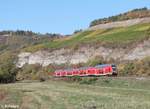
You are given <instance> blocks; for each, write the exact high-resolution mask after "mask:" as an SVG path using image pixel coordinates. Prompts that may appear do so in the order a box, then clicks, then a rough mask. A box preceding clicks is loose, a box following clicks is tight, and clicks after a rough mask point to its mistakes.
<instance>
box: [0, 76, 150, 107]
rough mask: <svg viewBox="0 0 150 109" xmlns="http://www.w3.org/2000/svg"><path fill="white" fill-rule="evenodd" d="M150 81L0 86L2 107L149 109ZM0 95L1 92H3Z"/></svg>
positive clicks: (118, 80) (126, 80)
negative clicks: (9, 105)
mask: <svg viewBox="0 0 150 109" xmlns="http://www.w3.org/2000/svg"><path fill="white" fill-rule="evenodd" d="M149 84H150V79H147V78H146V79H141V78H140V79H136V78H99V79H98V80H97V81H96V82H95V83H93V84H92V85H86V84H79V83H67V82H62V81H47V82H44V83H40V82H37V83H15V84H6V85H0V90H5V92H6V93H7V94H6V97H5V98H4V99H3V100H1V101H0V104H1V105H4V104H7V103H14V104H17V105H19V106H20V108H21V109H26V108H27V109H149V108H150V85H149ZM0 93H1V92H0Z"/></svg>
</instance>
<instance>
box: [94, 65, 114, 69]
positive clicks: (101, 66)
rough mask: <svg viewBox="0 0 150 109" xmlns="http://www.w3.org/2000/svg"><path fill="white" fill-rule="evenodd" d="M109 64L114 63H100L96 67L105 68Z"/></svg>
mask: <svg viewBox="0 0 150 109" xmlns="http://www.w3.org/2000/svg"><path fill="white" fill-rule="evenodd" d="M107 66H112V64H99V65H96V66H95V67H96V68H103V67H107Z"/></svg>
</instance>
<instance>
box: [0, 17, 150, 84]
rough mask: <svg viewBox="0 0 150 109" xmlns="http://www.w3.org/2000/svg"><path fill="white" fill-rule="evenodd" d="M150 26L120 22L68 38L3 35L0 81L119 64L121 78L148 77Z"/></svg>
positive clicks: (146, 22) (143, 21)
mask: <svg viewBox="0 0 150 109" xmlns="http://www.w3.org/2000/svg"><path fill="white" fill-rule="evenodd" d="M130 22H132V24H131V23H130ZM149 22H150V18H148V17H147V16H146V18H138V19H132V20H125V21H119V25H118V23H117V21H116V22H112V23H107V24H100V25H98V28H95V27H94V26H93V27H94V29H93V27H90V28H88V29H87V30H84V31H80V32H78V33H76V34H73V35H71V36H66V37H62V36H60V35H55V34H54V35H53V34H45V35H41V34H35V33H34V34H32V35H29V33H28V32H23V31H19V32H14V33H13V34H11V36H8V35H7V34H6V33H5V32H4V33H5V34H1V35H0V42H1V44H0V50H1V51H0V64H1V67H0V79H1V81H2V82H3V81H5V80H15V79H17V80H23V79H41V78H47V77H48V76H47V75H48V72H53V71H54V70H56V69H63V68H68V67H81V66H94V65H96V64H100V63H102V64H103V63H115V64H117V65H118V71H119V75H136V76H137V75H140V76H148V75H150V64H149V62H150V55H149V54H150V23H149ZM104 25H107V26H108V27H110V28H106V27H105V26H104ZM112 25H113V26H112ZM114 25H116V26H114ZM122 25H123V26H122ZM9 34H10V33H9ZM6 82H9V81H6Z"/></svg>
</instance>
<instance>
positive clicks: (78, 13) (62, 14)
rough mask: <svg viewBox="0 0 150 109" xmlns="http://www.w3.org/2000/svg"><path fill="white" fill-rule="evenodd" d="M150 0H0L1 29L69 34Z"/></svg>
mask: <svg viewBox="0 0 150 109" xmlns="http://www.w3.org/2000/svg"><path fill="white" fill-rule="evenodd" d="M142 7H148V8H150V0H0V14H1V15H0V30H1V31H2V30H32V31H34V32H40V33H47V32H48V33H61V34H71V33H73V32H74V31H75V30H79V29H86V28H88V26H89V24H90V22H91V21H93V20H95V19H98V18H103V17H108V16H112V15H116V14H119V13H123V12H126V11H128V10H132V9H135V8H142Z"/></svg>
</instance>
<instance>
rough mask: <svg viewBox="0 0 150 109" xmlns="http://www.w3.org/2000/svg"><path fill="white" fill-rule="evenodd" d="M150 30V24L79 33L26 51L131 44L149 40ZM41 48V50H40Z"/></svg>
mask: <svg viewBox="0 0 150 109" xmlns="http://www.w3.org/2000/svg"><path fill="white" fill-rule="evenodd" d="M149 29H150V24H138V25H134V26H130V27H122V28H113V29H103V30H102V29H101V30H95V31H94V30H91V31H88V30H86V31H83V32H80V33H77V34H75V35H73V36H71V37H70V38H64V39H57V40H54V41H51V42H46V43H42V44H40V45H35V46H30V47H28V48H25V51H32V48H33V51H36V50H39V49H41V48H44V49H46V48H49V49H58V48H67V47H68V48H74V47H76V46H78V45H84V44H93V45H95V44H101V43H102V44H103V43H104V44H109V43H111V44H118V46H119V45H123V44H126V45H128V44H131V43H134V42H137V41H140V40H143V39H146V38H147V36H148V35H147V30H149ZM38 48H39V49H38Z"/></svg>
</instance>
